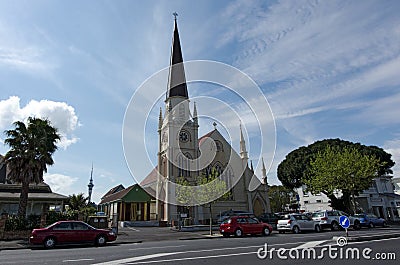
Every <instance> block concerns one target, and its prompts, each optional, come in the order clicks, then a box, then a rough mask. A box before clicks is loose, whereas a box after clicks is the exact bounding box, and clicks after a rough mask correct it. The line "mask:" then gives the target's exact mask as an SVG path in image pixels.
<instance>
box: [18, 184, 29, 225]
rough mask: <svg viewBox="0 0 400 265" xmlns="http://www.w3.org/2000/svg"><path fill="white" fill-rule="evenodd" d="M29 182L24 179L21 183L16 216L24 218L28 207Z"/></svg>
mask: <svg viewBox="0 0 400 265" xmlns="http://www.w3.org/2000/svg"><path fill="white" fill-rule="evenodd" d="M28 194H29V181H28V180H27V179H26V178H25V177H24V178H23V179H22V183H21V195H20V196H19V206H18V216H19V217H21V218H25V217H26V206H27V205H28Z"/></svg>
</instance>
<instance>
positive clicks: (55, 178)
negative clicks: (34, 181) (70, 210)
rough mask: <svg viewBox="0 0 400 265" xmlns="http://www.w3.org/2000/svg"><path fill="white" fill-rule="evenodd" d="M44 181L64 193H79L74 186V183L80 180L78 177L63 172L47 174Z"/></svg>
mask: <svg viewBox="0 0 400 265" xmlns="http://www.w3.org/2000/svg"><path fill="white" fill-rule="evenodd" d="M43 178H44V182H46V183H47V184H49V186H50V188H51V190H52V191H53V192H56V193H60V194H63V195H70V194H73V193H77V192H76V190H75V188H74V186H73V185H74V183H75V182H76V181H77V180H78V178H76V177H71V176H66V175H62V174H45V175H44V176H43Z"/></svg>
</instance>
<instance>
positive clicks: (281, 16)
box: [0, 0, 400, 202]
mask: <svg viewBox="0 0 400 265" xmlns="http://www.w3.org/2000/svg"><path fill="white" fill-rule="evenodd" d="M175 11H176V12H178V14H179V16H178V23H179V32H180V38H181V44H182V49H183V56H184V60H213V61H219V62H223V63H226V64H229V65H232V66H234V67H237V68H238V69H240V70H241V71H243V72H244V73H246V74H248V75H249V76H250V77H251V78H252V79H254V81H255V82H256V83H257V84H258V85H259V87H260V88H261V90H262V91H263V93H264V95H265V97H266V98H267V99H268V102H269V103H270V106H271V109H272V112H273V114H274V117H275V122H276V127H277V148H276V154H275V159H274V161H273V162H272V166H271V170H270V172H269V173H268V177H269V182H270V183H273V184H277V183H279V182H278V180H277V178H276V167H277V165H278V164H279V162H281V161H282V160H283V159H284V157H285V155H286V154H287V153H288V152H290V151H291V150H293V149H295V148H298V147H299V146H303V145H308V144H310V143H312V142H314V141H316V140H320V139H325V138H341V139H345V140H350V141H353V142H360V143H362V144H366V145H377V146H380V147H383V148H384V149H385V150H386V151H388V152H390V153H391V154H392V155H393V158H394V160H395V161H396V162H397V163H400V126H399V125H400V124H399V123H400V119H399V118H398V113H400V107H399V106H400V89H399V87H400V77H399V69H400V45H399V44H400V16H399V15H398V14H399V12H400V2H399V1H396V0H394V1H249V0H243V1H94V0H93V1H90V0H88V1H40V0H35V1H22V0H18V1H5V0H0V92H1V93H0V130H1V131H4V130H6V129H10V128H12V126H11V123H12V122H13V121H15V120H18V119H25V118H26V117H27V116H29V115H36V116H46V117H49V118H50V120H51V121H52V122H53V124H54V125H55V126H56V127H58V128H59V130H60V133H62V136H63V140H62V142H61V143H60V149H59V150H58V151H57V152H56V154H55V157H54V159H55V165H54V166H52V167H50V168H49V171H48V174H46V176H45V179H46V182H48V183H49V184H50V186H51V187H52V189H53V191H55V192H59V193H62V194H66V195H68V194H72V193H79V192H84V193H87V184H88V180H89V177H90V170H91V164H92V162H93V164H94V184H95V186H94V192H93V200H94V201H96V202H98V201H99V200H100V197H101V196H102V195H103V194H104V193H105V192H106V191H107V190H109V189H110V188H111V187H113V186H116V185H118V184H120V183H122V184H123V185H125V186H129V185H131V184H132V183H133V182H134V180H133V178H132V177H131V175H130V172H129V169H128V167H127V165H126V162H125V158H124V153H123V147H122V139H121V138H122V136H121V135H122V124H123V119H124V113H125V109H126V107H127V105H128V103H129V100H130V98H131V97H132V95H133V93H134V92H135V90H136V89H137V88H138V87H139V86H140V84H142V83H143V82H144V81H145V80H146V79H147V78H148V77H149V76H151V75H152V74H154V73H155V72H157V71H159V70H161V69H162V68H164V67H167V66H168V63H169V56H170V47H171V39H172V30H173V16H172V13H173V12H175ZM211 88H213V89H215V87H213V86H210V89H211ZM192 90H193V91H191V90H190V86H189V95H191V93H195V86H193V89H192ZM209 93H211V92H209ZM154 100H155V101H156V100H157V99H154ZM252 104H257V98H254V101H253V103H252ZM260 104H261V103H260ZM202 108H203V110H204V109H206V108H207V107H206V106H203V107H202V106H200V105H199V106H198V111H199V114H200V113H201V112H202ZM155 113H157V111H155ZM200 125H201V133H206V132H207V131H208V130H210V129H211V128H212V126H211V125H210V124H209V122H207V121H204V123H203V124H200ZM156 133H157V132H156V131H155V132H154V135H156ZM201 133H200V134H201ZM3 140H4V135H1V136H0V153H2V154H4V153H5V152H6V151H7V146H4V144H3V143H2V141H3ZM233 140H234V142H233V145H234V148H236V149H238V143H237V142H235V141H236V140H237V137H236V138H235V137H233ZM254 144H255V145H257V143H254ZM150 149H151V148H150ZM150 151H151V150H150ZM155 155H156V153H154V156H155ZM249 155H250V158H251V159H255V160H256V159H257V158H256V157H252V156H253V155H252V153H251V152H250V154H249ZM146 156H147V155H146V154H143V157H144V159H145V157H146ZM394 169H395V176H397V177H398V173H399V170H398V167H395V168H394ZM143 170H147V169H143ZM150 170H151V168H149V171H150ZM258 174H259V173H258ZM139 178H140V177H139Z"/></svg>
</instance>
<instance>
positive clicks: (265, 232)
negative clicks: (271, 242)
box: [263, 227, 271, 236]
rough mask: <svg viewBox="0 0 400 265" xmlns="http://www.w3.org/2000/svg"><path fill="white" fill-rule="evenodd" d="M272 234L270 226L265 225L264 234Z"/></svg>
mask: <svg viewBox="0 0 400 265" xmlns="http://www.w3.org/2000/svg"><path fill="white" fill-rule="evenodd" d="M270 234H271V231H269V228H268V227H264V229H263V235H264V236H269V235H270Z"/></svg>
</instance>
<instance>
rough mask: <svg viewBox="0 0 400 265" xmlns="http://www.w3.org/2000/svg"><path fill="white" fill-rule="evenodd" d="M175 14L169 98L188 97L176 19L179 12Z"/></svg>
mask: <svg viewBox="0 0 400 265" xmlns="http://www.w3.org/2000/svg"><path fill="white" fill-rule="evenodd" d="M174 16H175V19H174V36H173V38H172V48H171V60H170V66H169V76H168V91H167V99H168V98H169V97H183V98H186V99H187V98H188V91H187V86H186V78H185V69H184V67H183V56H182V49H181V43H180V40H179V32H178V23H177V19H176V17H177V16H178V14H177V13H174Z"/></svg>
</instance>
